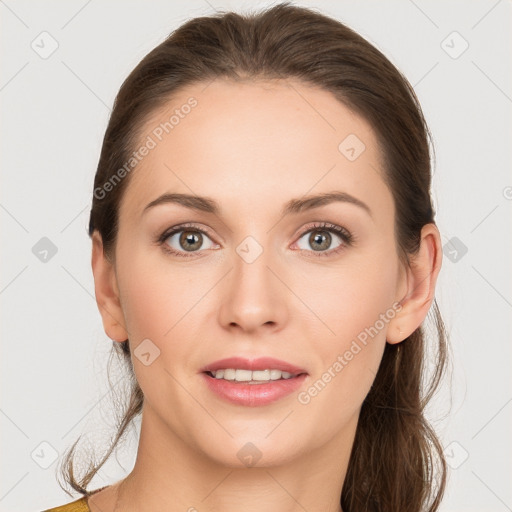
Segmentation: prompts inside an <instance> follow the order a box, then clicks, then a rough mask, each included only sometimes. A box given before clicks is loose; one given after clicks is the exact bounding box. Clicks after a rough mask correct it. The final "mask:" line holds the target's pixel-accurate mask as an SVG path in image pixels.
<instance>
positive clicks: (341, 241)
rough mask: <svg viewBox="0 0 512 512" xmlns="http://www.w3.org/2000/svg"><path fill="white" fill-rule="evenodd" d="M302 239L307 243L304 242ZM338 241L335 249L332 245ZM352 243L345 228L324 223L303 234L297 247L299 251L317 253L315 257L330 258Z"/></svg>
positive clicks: (350, 236)
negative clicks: (329, 256)
mask: <svg viewBox="0 0 512 512" xmlns="http://www.w3.org/2000/svg"><path fill="white" fill-rule="evenodd" d="M333 235H334V238H333ZM302 239H305V241H304V242H302ZM336 241H338V245H336V246H335V247H334V248H333V247H332V245H333V243H336ZM351 243H352V235H351V234H350V233H349V232H348V231H347V230H346V229H345V228H343V227H341V226H337V225H335V224H329V223H326V222H322V223H318V224H315V225H314V226H313V228H312V229H309V230H307V231H306V232H305V233H303V234H302V236H301V237H300V239H299V240H298V241H297V246H298V247H299V249H302V250H306V251H310V252H311V251H312V252H314V253H316V254H315V256H328V255H331V254H337V253H339V252H340V251H342V250H343V249H345V248H346V247H347V246H349V245H351Z"/></svg>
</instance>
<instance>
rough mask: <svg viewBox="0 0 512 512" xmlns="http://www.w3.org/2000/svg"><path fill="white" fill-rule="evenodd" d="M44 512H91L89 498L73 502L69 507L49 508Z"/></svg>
mask: <svg viewBox="0 0 512 512" xmlns="http://www.w3.org/2000/svg"><path fill="white" fill-rule="evenodd" d="M43 512H90V509H89V506H88V505H87V498H85V497H83V498H80V499H78V500H76V501H72V502H71V503H68V504H67V505H62V506H60V507H55V508H49V509H47V510H44V511H43Z"/></svg>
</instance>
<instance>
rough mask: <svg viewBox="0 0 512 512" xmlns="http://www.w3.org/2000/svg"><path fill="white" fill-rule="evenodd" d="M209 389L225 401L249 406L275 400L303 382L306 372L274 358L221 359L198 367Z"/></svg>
mask: <svg viewBox="0 0 512 512" xmlns="http://www.w3.org/2000/svg"><path fill="white" fill-rule="evenodd" d="M201 374H202V376H203V378H204V381H205V382H206V385H207V387H208V389H209V390H210V391H212V392H213V393H214V394H215V395H216V396H217V397H220V398H222V399H223V400H226V401H228V402H231V403H234V404H237V405H244V406H249V407H255V406H262V405H267V404H270V403H272V402H276V401H278V400H280V399H282V398H284V397H286V396H287V395H290V394H291V393H293V392H294V391H297V390H298V389H299V388H300V387H301V386H302V385H303V383H304V381H305V380H306V378H307V376H308V372H307V371H306V370H304V369H303V368H299V367H298V366H295V365H293V364H291V363H287V362H285V361H280V360H278V359H274V358H268V357H266V358H259V359H254V360H248V359H245V358H241V357H234V358H228V359H222V360H219V361H216V362H214V363H211V364H209V365H207V366H205V367H203V368H202V369H201Z"/></svg>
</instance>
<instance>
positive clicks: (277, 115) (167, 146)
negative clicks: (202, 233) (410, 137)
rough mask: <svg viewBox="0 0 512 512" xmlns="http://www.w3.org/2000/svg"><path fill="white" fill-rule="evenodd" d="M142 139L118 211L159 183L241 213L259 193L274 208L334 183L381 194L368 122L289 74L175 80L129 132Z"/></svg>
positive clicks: (144, 199) (138, 203)
mask: <svg viewBox="0 0 512 512" xmlns="http://www.w3.org/2000/svg"><path fill="white" fill-rule="evenodd" d="M149 140H151V146H152V148H151V150H150V151H148V152H147V154H146V155H145V156H144V157H143V158H142V159H141V160H140V162H139V163H138V164H137V166H136V168H135V170H134V171H133V174H132V176H131V178H130V183H129V185H128V188H127V190H126V191H125V198H126V197H127V196H128V197H129V198H130V200H129V201H127V200H125V198H124V199H123V204H126V205H127V206H126V207H125V209H126V210H130V211H128V212H126V213H128V214H130V213H133V214H136V213H141V212H142V210H143V209H144V207H145V205H146V204H147V203H148V202H149V201H150V200H152V199H154V198H155V196H157V195H159V194H162V193H164V192H169V191H173V192H183V193H189V194H191V193H192V194H197V195H205V196H214V197H216V198H217V199H218V201H219V202H220V203H221V204H222V203H223V202H226V201H228V202H232V203H233V202H236V203H238V204H237V206H238V211H241V209H242V210H243V208H247V209H248V212H249V211H250V208H251V207H254V206H257V205H258V204H261V201H265V202H266V204H269V203H271V204H273V203H274V202H275V203H276V208H277V207H280V206H281V204H282V203H283V202H284V201H285V200H286V199H287V198H289V197H297V196H299V197H300V196H302V195H305V194H306V193H308V192H309V193H313V192H321V191H324V190H325V191H327V190H332V189H340V188H341V189H343V190H344V191H346V192H347V193H349V194H352V195H359V196H364V197H366V201H370V200H371V202H372V203H374V204H375V203H379V201H380V202H381V203H382V204H381V206H382V207H386V205H387V206H389V201H390V199H391V198H390V193H389V191H388V190H387V187H386V185H385V183H384V180H383V178H382V174H383V172H382V164H381V154H380V149H379V146H378V143H377V139H376V136H375V134H374V132H373V130H372V128H371V126H370V125H369V124H368V123H367V122H366V121H365V120H364V119H363V118H361V117H360V116H358V115H357V114H355V113H354V112H352V111H351V110H350V109H349V108H348V107H346V106H345V105H344V104H342V103H341V102H339V101H338V100H337V99H336V98H335V97H334V96H333V95H332V94H331V93H330V92H328V91H325V90H323V89H320V88H317V87H313V86H310V85H306V84H304V83H301V82H298V81H291V80H260V81H250V82H249V81H243V82H233V81H228V80H221V79H217V80H214V81H213V82H211V83H198V84H194V85H191V86H188V87H185V88H183V89H181V90H180V91H179V92H178V93H177V94H175V95H174V97H173V98H172V99H170V100H169V101H168V102H167V103H166V104H165V105H164V106H162V107H161V108H159V109H157V110H156V111H155V112H153V113H152V114H151V116H150V117H149V118H148V119H147V120H146V122H145V123H144V125H143V127H142V129H141V130H140V132H139V141H141V143H144V141H149ZM372 196H373V197H372ZM361 199H362V198H361ZM362 200H365V199H362ZM366 201H365V202H366ZM123 204H122V208H123ZM128 205H129V206H128ZM377 206H379V205H377Z"/></svg>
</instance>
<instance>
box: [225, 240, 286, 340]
mask: <svg viewBox="0 0 512 512" xmlns="http://www.w3.org/2000/svg"><path fill="white" fill-rule="evenodd" d="M240 254H242V256H240V255H239V254H238V253H236V252H235V254H234V258H233V268H232V270H231V272H229V274H228V275H227V276H226V279H225V280H224V286H223V289H222V291H221V294H222V297H221V305H220V308H219V313H218V315H219V322H220V324H221V325H222V326H223V327H224V328H226V329H234V328H238V329H240V330H242V331H244V332H254V331H257V330H259V329H264V330H271V331H273V332H274V331H277V330H281V329H282V328H283V327H284V325H285V324H286V322H287V320H288V304H287V300H286V297H287V295H286V292H287V289H286V287H285V285H284V284H283V282H282V280H280V279H279V278H278V277H277V276H276V274H279V270H278V269H277V268H276V264H275V258H272V257H271V254H270V252H269V251H265V250H263V252H262V253H261V254H260V255H259V256H258V257H257V258H256V259H255V260H254V261H252V262H251V260H250V259H244V257H243V253H242V252H241V253H240ZM272 260H273V262H272ZM281 279H282V278H281Z"/></svg>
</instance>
